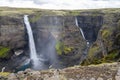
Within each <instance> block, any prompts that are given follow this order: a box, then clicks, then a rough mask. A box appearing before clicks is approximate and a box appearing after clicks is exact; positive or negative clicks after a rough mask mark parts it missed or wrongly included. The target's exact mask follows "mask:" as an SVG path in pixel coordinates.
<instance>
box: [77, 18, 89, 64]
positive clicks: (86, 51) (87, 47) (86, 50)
mask: <svg viewBox="0 0 120 80" xmlns="http://www.w3.org/2000/svg"><path fill="white" fill-rule="evenodd" d="M75 23H76V26H77V27H78V28H79V29H80V32H81V34H82V37H83V38H84V40H86V38H85V35H84V32H83V30H82V29H81V28H80V27H79V24H78V20H77V17H75ZM86 43H87V45H86V48H85V50H84V51H83V54H82V56H81V59H80V64H81V63H82V61H83V60H84V59H85V58H86V55H87V53H88V50H89V47H90V42H89V41H88V40H86Z"/></svg>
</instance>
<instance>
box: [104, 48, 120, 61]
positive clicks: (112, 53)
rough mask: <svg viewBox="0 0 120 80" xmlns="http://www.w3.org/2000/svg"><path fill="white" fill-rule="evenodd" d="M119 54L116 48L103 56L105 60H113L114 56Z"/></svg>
mask: <svg viewBox="0 0 120 80" xmlns="http://www.w3.org/2000/svg"><path fill="white" fill-rule="evenodd" d="M118 55H119V51H118V50H112V51H110V52H109V54H108V55H107V56H106V57H105V59H106V60H115V59H116V57H117V56H118Z"/></svg>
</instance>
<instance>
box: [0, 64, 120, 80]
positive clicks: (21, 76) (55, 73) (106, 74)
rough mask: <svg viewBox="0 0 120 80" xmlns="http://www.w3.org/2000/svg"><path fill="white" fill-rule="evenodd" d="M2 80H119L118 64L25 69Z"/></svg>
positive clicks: (119, 70) (119, 66)
mask: <svg viewBox="0 0 120 80" xmlns="http://www.w3.org/2000/svg"><path fill="white" fill-rule="evenodd" d="M0 79H1V80H2V79H3V80H119V79H120V63H111V64H107V63H106V64H101V65H90V66H86V67H85V66H74V67H71V68H65V69H61V70H59V69H50V70H44V71H33V70H30V69H27V70H25V71H20V72H18V73H11V74H9V75H8V76H4V77H0Z"/></svg>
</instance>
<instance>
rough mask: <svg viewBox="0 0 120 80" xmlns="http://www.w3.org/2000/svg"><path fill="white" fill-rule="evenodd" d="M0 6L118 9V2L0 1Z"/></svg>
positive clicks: (66, 0)
mask: <svg viewBox="0 0 120 80" xmlns="http://www.w3.org/2000/svg"><path fill="white" fill-rule="evenodd" d="M0 6H9V7H24V8H42V9H96V8H120V0H0Z"/></svg>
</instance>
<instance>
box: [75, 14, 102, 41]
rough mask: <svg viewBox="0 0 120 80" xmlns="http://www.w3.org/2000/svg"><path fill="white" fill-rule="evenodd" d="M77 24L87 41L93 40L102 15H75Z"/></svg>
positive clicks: (98, 28)
mask: <svg viewBox="0 0 120 80" xmlns="http://www.w3.org/2000/svg"><path fill="white" fill-rule="evenodd" d="M77 19H78V25H79V27H80V28H81V29H82V30H83V33H84V36H85V39H86V40H87V41H88V42H91V43H93V42H95V41H96V39H97V35H98V32H99V30H100V28H101V27H102V24H103V17H102V16H91V15H87V16H77Z"/></svg>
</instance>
